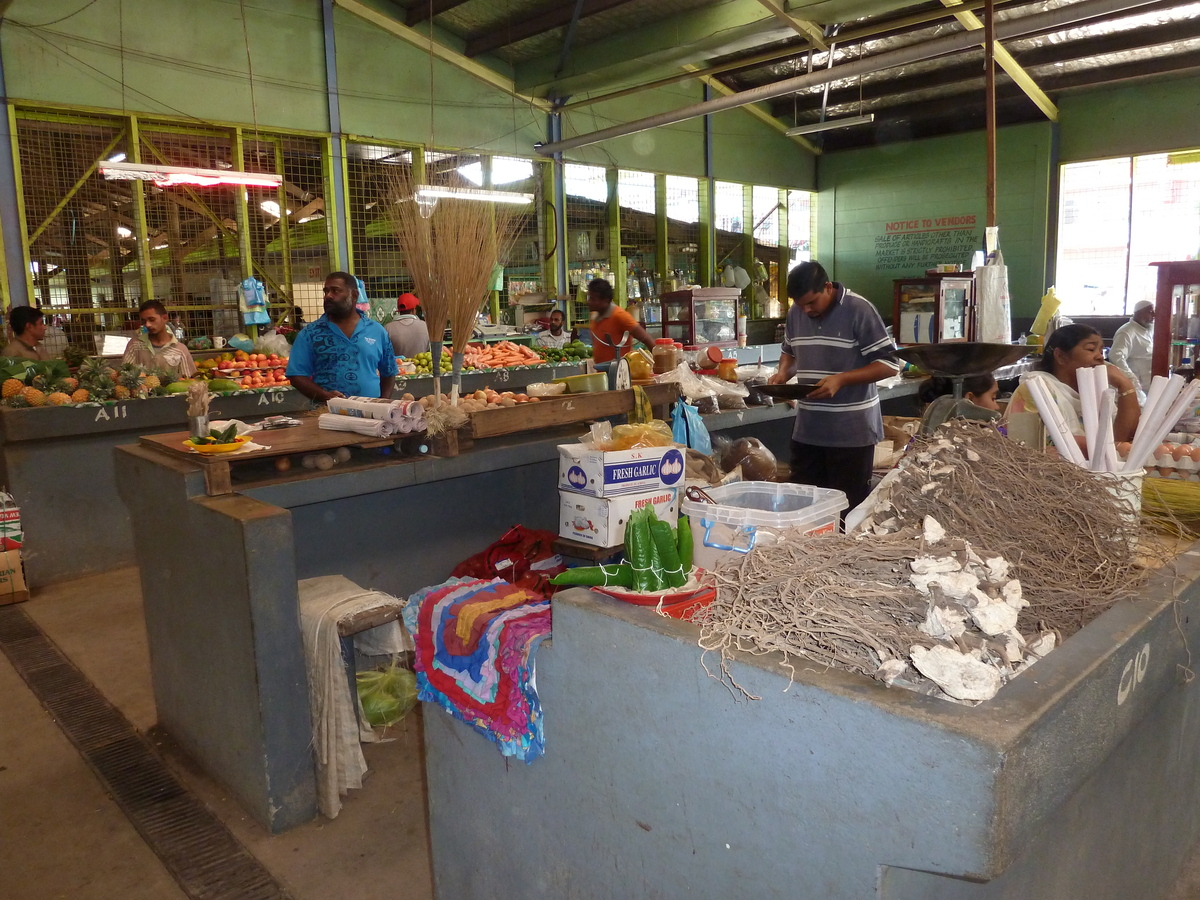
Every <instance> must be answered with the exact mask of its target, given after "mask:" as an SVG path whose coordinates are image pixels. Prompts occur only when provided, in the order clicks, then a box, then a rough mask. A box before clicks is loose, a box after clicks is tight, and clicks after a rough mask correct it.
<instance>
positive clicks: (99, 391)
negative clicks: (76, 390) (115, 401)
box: [88, 375, 117, 400]
mask: <svg viewBox="0 0 1200 900" xmlns="http://www.w3.org/2000/svg"><path fill="white" fill-rule="evenodd" d="M116 388H117V386H116V385H115V384H113V380H112V379H111V378H109V377H108V376H107V375H100V376H97V377H96V378H94V379H92V381H91V384H90V386H89V387H88V393H89V394H90V395H91V396H90V399H92V400H111V399H112V398H113V394H114V393H115V392H116Z"/></svg>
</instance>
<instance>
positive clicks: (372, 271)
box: [301, 143, 448, 315]
mask: <svg viewBox="0 0 1200 900" xmlns="http://www.w3.org/2000/svg"><path fill="white" fill-rule="evenodd" d="M446 155H448V154H429V157H430V159H429V161H428V163H429V164H435V163H437V162H438V161H439V160H441V159H444V158H445V156H446ZM412 161H413V151H412V150H411V149H408V148H404V147H397V146H386V145H380V144H355V143H351V144H348V145H347V146H346V175H347V177H346V192H347V196H348V201H349V207H350V247H351V250H352V253H353V256H354V265H353V269H354V274H355V275H357V276H358V277H359V278H361V279H362V280H363V283H364V284H365V285H366V286H367V292H368V293H369V294H371V295H372V296H374V295H375V294H377V293H378V294H381V295H388V294H390V295H391V296H393V297H398V296H400V294H402V293H404V292H405V291H409V290H412V287H413V284H412V280H411V279H410V278H409V276H408V270H407V267H406V265H405V261H404V251H403V249H402V248H401V247H400V245H399V243H398V242H397V240H396V234H395V230H394V226H393V224H392V222H391V220H390V219H389V217H388V216H387V214H386V210H387V204H388V203H393V202H395V197H394V188H393V186H392V183H391V181H392V179H394V178H396V177H397V176H400V175H406V174H410V173H411V171H412ZM321 302H322V298H321V295H320V293H319V292H318V293H317V295H316V297H315V298H314V299H313V300H312V301H309V300H306V301H305V302H304V303H302V304H301V305H302V306H303V308H304V310H305V314H306V315H308V310H309V305H310V304H311V305H312V306H313V309H314V312H315V313H316V314H317V315H320V314H321V308H322V307H321Z"/></svg>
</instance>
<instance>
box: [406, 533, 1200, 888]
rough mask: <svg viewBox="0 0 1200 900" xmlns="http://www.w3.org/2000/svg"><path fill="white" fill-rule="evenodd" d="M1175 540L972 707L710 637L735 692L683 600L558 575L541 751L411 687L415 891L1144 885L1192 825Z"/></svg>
mask: <svg viewBox="0 0 1200 900" xmlns="http://www.w3.org/2000/svg"><path fill="white" fill-rule="evenodd" d="M1196 555H1197V554H1196V553H1195V552H1194V551H1193V552H1192V553H1191V554H1190V558H1189V559H1186V560H1185V565H1184V568H1185V570H1186V571H1184V572H1182V573H1181V574H1182V576H1183V577H1181V578H1179V579H1178V580H1177V581H1172V580H1171V579H1169V578H1162V579H1158V580H1157V581H1156V582H1155V584H1154V585H1153V586H1152V587H1151V588H1150V589H1149V590H1148V591H1147V592H1146V593H1145V596H1146V597H1147V599H1146V600H1144V601H1139V602H1136V603H1123V604H1120V605H1118V606H1116V607H1114V608H1113V609H1112V610H1110V611H1108V612H1107V613H1105V614H1104V615H1103V616H1101V617H1100V618H1098V619H1097V620H1095V621H1094V622H1093V623H1092V624H1091V625H1089V626H1088V627H1087V628H1085V629H1084V630H1083V631H1081V632H1079V633H1078V634H1076V635H1075V636H1074V637H1072V638H1071V639H1070V640H1068V641H1067V642H1066V643H1065V644H1064V645H1063V646H1062V647H1061V648H1059V649H1057V650H1055V651H1054V652H1053V653H1051V654H1050V655H1049V656H1048V657H1046V658H1045V659H1044V660H1042V661H1040V662H1038V663H1037V664H1036V665H1035V666H1033V667H1032V668H1031V669H1029V670H1028V671H1027V672H1026V673H1025V674H1023V675H1022V676H1020V677H1018V678H1017V679H1015V680H1014V681H1013V682H1012V683H1011V684H1009V685H1008V686H1006V687H1005V688H1004V689H1003V690H1002V691H1001V692H1000V694H998V695H997V696H996V697H995V698H994V699H993V700H991V701H989V702H987V703H985V704H983V705H981V706H978V707H975V708H969V707H964V706H960V705H956V704H952V703H949V702H946V701H942V700H938V699H935V698H930V697H924V696H920V695H918V694H916V693H912V692H909V691H906V690H903V689H900V688H891V689H889V688H886V687H884V686H882V685H880V684H879V683H877V682H874V681H872V680H870V679H867V678H865V677H860V676H857V675H853V674H850V673H841V672H837V671H833V670H824V671H812V670H798V671H796V673H795V683H791V684H789V675H790V671H789V669H788V668H787V667H785V666H784V665H783V664H782V662H781V660H780V658H779V656H778V655H777V654H772V655H768V656H762V657H755V656H751V655H749V654H741V655H739V656H738V657H737V658H736V659H735V660H734V661H733V662H732V664H731V667H730V674H731V675H732V677H733V679H735V680H736V682H737V684H738V685H740V686H741V687H742V688H744V689H745V690H746V691H747V692H749V693H751V694H754V695H757V696H758V697H761V699H757V700H747V699H746V698H745V696H744V695H743V694H742V693H741V691H740V690H739V689H738V688H736V687H730V686H729V685H728V684H723V683H721V682H720V681H718V680H716V679H715V678H712V677H710V676H709V675H708V674H706V672H705V669H704V668H703V666H702V652H701V650H700V649H699V647H698V646H697V637H698V630H697V629H696V628H695V627H694V626H691V625H689V624H687V623H683V622H678V621H676V620H673V619H667V618H661V617H659V616H656V615H655V614H654V613H653V611H651V610H647V609H642V608H637V607H633V606H629V605H626V604H622V603H620V602H618V601H614V600H610V599H608V598H604V597H601V596H599V595H597V594H593V593H591V592H589V591H587V590H585V589H572V590H570V591H566V592H563V593H561V594H558V595H557V596H556V597H555V602H554V635H553V639H552V641H548V642H546V643H544V644H543V645H542V647H541V649H540V650H539V651H538V658H537V668H538V671H537V686H538V692H539V695H540V697H541V702H542V711H543V715H544V722H545V737H546V755H545V757H543V758H541V759H538V760H536V761H535V762H533V763H532V764H531V765H520V764H513V763H511V762H510V761H508V760H506V759H504V758H503V757H501V756H500V754H499V753H497V751H496V748H495V746H494V745H493V744H491V743H489V742H488V741H486V740H483V739H482V738H480V737H479V736H478V735H476V734H475V733H474V732H473V731H472V730H471V729H470V728H469V727H467V726H465V725H462V724H461V723H459V722H457V721H456V720H454V719H452V718H451V717H450V716H448V715H447V714H445V713H444V712H443V711H441V710H440V709H437V708H435V707H430V708H429V709H428V710H427V713H426V717H425V739H426V762H427V773H428V786H429V787H428V790H429V810H430V836H431V843H432V850H433V867H434V884H435V893H436V896H437V897H439V898H454V900H484V898H492V897H524V898H547V900H550V898H555V900H556V898H561V897H568V896H569V897H573V898H580V900H584V898H597V900H600V898H604V900H607V898H610V897H684V896H686V897H695V898H713V900H726V898H729V897H764V898H765V897H779V898H788V900H792V898H822V900H864V898H887V900H947V898H961V900H978V898H988V900H996V898H1011V900H1017V898H1020V900H1071V898H1079V900H1083V898H1088V900H1097V898H1111V900H1129V898H1138V900H1152V898H1157V897H1161V896H1163V895H1164V893H1165V892H1166V891H1167V890H1168V888H1169V886H1170V885H1171V883H1172V881H1173V880H1174V877H1175V875H1176V873H1177V872H1178V871H1179V868H1180V866H1181V864H1182V861H1183V859H1184V858H1185V857H1186V854H1187V853H1188V852H1189V851H1190V849H1191V848H1192V846H1193V845H1194V843H1195V841H1196V838H1197V834H1198V831H1200V802H1198V801H1200V680H1197V679H1191V678H1190V676H1191V672H1190V669H1188V668H1187V667H1188V665H1189V663H1190V660H1191V657H1190V655H1189V654H1188V652H1187V650H1186V648H1185V645H1184V636H1185V634H1186V640H1187V641H1188V642H1190V644H1191V645H1192V646H1197V641H1198V639H1200V617H1198V620H1197V625H1191V624H1190V616H1189V615H1188V614H1187V613H1186V607H1183V608H1178V607H1176V606H1175V605H1174V604H1172V603H1171V602H1169V598H1170V597H1171V596H1172V594H1171V590H1172V587H1175V588H1176V589H1178V590H1179V594H1178V597H1179V599H1181V600H1187V599H1190V598H1192V597H1194V596H1195V595H1196V594H1197V592H1198V591H1200V586H1198V585H1197V583H1196V582H1195V580H1194V579H1195V578H1196V576H1197V575H1198V574H1200V566H1198V565H1197V561H1196V559H1195V557H1196ZM1177 612H1178V614H1179V615H1178V621H1177V615H1176V614H1177ZM703 662H704V663H705V664H707V667H708V669H709V670H711V671H713V672H716V673H719V671H720V659H719V658H718V657H717V656H716V655H714V654H708V655H707V656H706V657H704V659H703ZM1189 679H1190V681H1189Z"/></svg>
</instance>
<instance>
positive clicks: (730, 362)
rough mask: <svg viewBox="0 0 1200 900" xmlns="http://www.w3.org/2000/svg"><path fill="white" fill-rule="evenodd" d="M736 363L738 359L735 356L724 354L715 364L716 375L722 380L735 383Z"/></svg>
mask: <svg viewBox="0 0 1200 900" xmlns="http://www.w3.org/2000/svg"><path fill="white" fill-rule="evenodd" d="M737 365H738V361H737V357H736V356H726V357H725V358H724V359H722V360H721V363H720V365H718V366H717V377H718V378H720V379H721V380H722V381H729V382H733V383H734V384H736V383H737Z"/></svg>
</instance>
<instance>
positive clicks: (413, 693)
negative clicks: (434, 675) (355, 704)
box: [355, 663, 417, 727]
mask: <svg viewBox="0 0 1200 900" xmlns="http://www.w3.org/2000/svg"><path fill="white" fill-rule="evenodd" d="M355 678H356V681H357V685H356V687H357V689H358V699H359V700H360V701H361V702H362V707H363V713H364V714H365V715H366V717H367V721H368V722H370V723H371V724H372V725H375V726H380V727H382V726H385V725H395V724H396V723H397V722H399V721H400V720H401V719H403V718H404V717H405V716H406V715H407V714H408V712H409V711H410V710H411V709H412V708H413V707H414V706H416V705H417V676H416V675H414V674H413V673H412V672H410V671H408V669H402V668H400V667H399V666H397V665H396V664H395V663H392V664H391V665H390V666H388V667H387V668H386V669H382V670H379V671H374V672H359V673H358V675H357V676H355Z"/></svg>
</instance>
